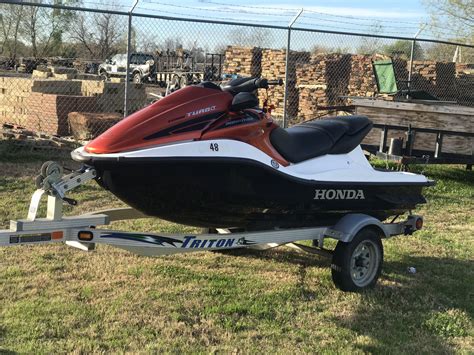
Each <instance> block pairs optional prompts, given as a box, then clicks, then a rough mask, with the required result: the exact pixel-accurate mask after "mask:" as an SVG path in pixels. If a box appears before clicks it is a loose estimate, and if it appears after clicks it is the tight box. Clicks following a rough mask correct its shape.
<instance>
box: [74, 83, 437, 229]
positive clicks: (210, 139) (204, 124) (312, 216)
mask: <svg viewBox="0 0 474 355" xmlns="http://www.w3.org/2000/svg"><path fill="white" fill-rule="evenodd" d="M276 84H281V81H269V80H266V79H263V78H238V79H234V80H232V81H230V82H229V83H228V84H226V85H224V86H222V87H220V86H217V85H215V84H213V83H210V82H203V83H201V84H199V85H193V86H188V87H185V88H183V89H180V90H178V91H176V92H174V93H172V94H170V95H168V96H167V97H165V98H163V99H161V100H159V101H157V102H155V103H153V104H152V105H150V106H148V107H146V108H144V109H142V110H140V111H138V112H135V113H134V114H132V115H130V116H128V117H127V118H125V119H124V120H123V121H121V122H120V123H118V124H117V125H115V126H114V127H112V128H110V129H109V130H108V131H106V132H105V133H103V134H102V135H100V136H99V137H97V138H96V139H94V140H93V141H91V142H89V143H88V144H87V145H86V146H84V147H81V148H79V149H77V150H75V151H74V152H73V153H72V157H73V159H74V160H77V161H81V162H83V163H85V164H86V165H90V166H93V167H94V168H95V169H96V171H97V182H98V183H99V184H100V185H101V186H102V187H104V188H105V189H107V190H109V191H111V192H112V193H113V194H114V195H116V196H117V197H118V198H119V199H121V200H122V201H124V202H126V203H127V204H128V205H130V206H132V207H134V208H135V209H137V210H139V211H142V212H144V213H145V214H147V215H151V216H156V217H159V218H163V219H166V220H169V221H173V222H177V223H182V224H187V225H193V226H202V227H221V228H229V227H239V228H246V229H264V228H273V227H281V228H290V227H305V226H318V225H328V224H330V223H333V222H335V221H337V220H338V219H340V218H341V217H342V215H344V214H347V213H354V212H356V213H365V214H367V215H371V216H373V217H376V218H378V219H379V220H384V219H386V218H387V217H389V216H393V215H399V214H402V213H404V212H405V211H408V210H411V209H414V208H415V207H416V205H418V204H421V203H424V202H425V199H424V198H423V196H422V188H423V187H424V186H428V185H431V184H432V182H431V181H429V180H428V179H427V178H426V177H424V176H422V175H416V174H412V173H407V172H385V171H380V170H376V169H374V168H372V166H371V165H370V164H369V163H368V161H367V159H366V158H365V156H364V154H363V152H362V150H361V148H360V145H359V144H360V142H361V141H362V139H363V138H364V137H365V136H366V134H367V133H368V132H369V131H370V129H371V128H372V123H371V121H370V120H369V119H368V118H367V117H362V116H347V117H336V118H331V119H325V120H318V121H313V122H307V123H302V124H300V125H296V126H294V127H291V128H288V129H283V128H280V127H279V126H278V125H277V124H276V123H275V122H274V121H273V120H272V117H271V114H270V112H269V110H268V108H267V107H263V108H259V107H258V106H259V100H258V98H257V96H256V91H257V90H258V89H267V88H268V86H269V85H276ZM264 106H266V105H264Z"/></svg>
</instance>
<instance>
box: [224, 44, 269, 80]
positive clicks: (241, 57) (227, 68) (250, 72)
mask: <svg viewBox="0 0 474 355" xmlns="http://www.w3.org/2000/svg"><path fill="white" fill-rule="evenodd" d="M261 63H262V49H261V48H258V47H240V46H228V47H227V49H226V51H225V62H224V72H225V73H229V74H238V75H241V76H255V77H258V76H260V74H261Z"/></svg>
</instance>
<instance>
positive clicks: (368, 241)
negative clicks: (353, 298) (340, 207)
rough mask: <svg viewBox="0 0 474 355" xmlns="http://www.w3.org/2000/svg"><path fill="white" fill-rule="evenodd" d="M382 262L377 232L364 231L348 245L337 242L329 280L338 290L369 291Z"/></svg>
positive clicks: (370, 229) (374, 230) (379, 239)
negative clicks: (330, 279)
mask: <svg viewBox="0 0 474 355" xmlns="http://www.w3.org/2000/svg"><path fill="white" fill-rule="evenodd" d="M382 263H383V245H382V240H381V238H380V233H379V232H378V231H377V230H376V229H374V228H364V229H362V230H360V231H359V232H358V233H357V234H356V235H355V237H354V238H353V239H352V241H351V242H349V243H345V242H342V241H339V242H338V243H337V245H336V249H335V250H334V254H333V257H332V263H331V273H332V280H333V281H334V284H335V285H336V287H337V288H339V289H341V290H342V291H349V292H356V291H361V290H364V289H367V288H372V287H374V286H375V284H376V283H377V280H378V278H379V276H380V272H381V270H382Z"/></svg>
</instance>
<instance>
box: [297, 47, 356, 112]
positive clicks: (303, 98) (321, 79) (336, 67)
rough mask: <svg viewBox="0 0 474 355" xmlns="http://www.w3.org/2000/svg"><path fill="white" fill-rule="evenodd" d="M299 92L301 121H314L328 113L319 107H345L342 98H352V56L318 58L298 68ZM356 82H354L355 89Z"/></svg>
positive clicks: (338, 55) (315, 57)
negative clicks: (350, 94)
mask: <svg viewBox="0 0 474 355" xmlns="http://www.w3.org/2000/svg"><path fill="white" fill-rule="evenodd" d="M296 76H297V78H298V79H297V84H296V85H297V87H298V89H299V91H300V96H299V103H298V117H299V119H300V120H306V119H309V118H314V117H315V116H318V115H321V114H323V113H326V111H325V110H321V109H320V107H323V106H332V105H342V104H343V103H344V99H342V98H341V97H342V96H347V95H348V94H349V91H348V90H349V83H350V79H351V56H350V55H343V54H315V55H312V56H311V58H310V60H309V62H308V63H304V64H300V65H298V66H297V68H296ZM355 84H356V81H355V80H353V86H354V85H355Z"/></svg>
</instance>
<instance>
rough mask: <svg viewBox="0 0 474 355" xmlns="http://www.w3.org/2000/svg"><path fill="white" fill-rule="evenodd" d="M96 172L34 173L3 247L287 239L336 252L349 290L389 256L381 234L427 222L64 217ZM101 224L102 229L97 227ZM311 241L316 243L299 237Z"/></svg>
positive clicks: (1, 233)
mask: <svg viewBox="0 0 474 355" xmlns="http://www.w3.org/2000/svg"><path fill="white" fill-rule="evenodd" d="M95 177H96V171H95V170H94V169H93V168H90V167H83V168H81V169H80V170H78V171H74V172H71V173H70V174H68V175H65V176H63V168H62V167H61V166H60V165H59V164H57V163H55V162H47V163H45V164H44V165H43V167H42V168H41V174H40V175H38V177H37V179H36V185H37V187H38V189H37V190H36V191H35V192H34V193H33V195H32V198H31V202H30V206H29V209H28V215H27V218H26V219H20V220H12V221H10V228H9V229H6V230H0V247H8V246H20V245H23V244H30V245H31V244H32V245H43V244H50V243H66V244H67V245H69V246H72V247H75V248H78V249H81V250H84V251H92V250H94V249H95V247H96V245H99V244H107V245H111V246H114V247H117V248H121V249H125V250H127V251H130V252H133V253H136V254H139V255H143V256H161V255H169V254H179V253H189V252H198V251H226V250H235V249H241V248H247V249H257V250H266V249H270V248H275V247H278V246H282V245H287V246H290V247H292V248H295V249H298V250H300V251H303V252H308V253H312V254H317V255H321V256H324V257H330V258H331V259H332V262H331V272H332V278H333V281H334V283H335V285H336V286H337V287H338V288H340V289H341V290H343V291H360V290H363V289H366V288H370V287H373V286H374V285H375V284H376V282H377V279H378V277H379V275H380V272H381V268H382V263H383V246H382V240H383V239H386V238H390V237H394V236H398V235H411V234H412V233H414V232H415V231H417V230H419V229H421V228H422V226H423V218H422V217H421V216H418V215H409V216H408V217H406V219H404V220H402V221H399V222H395V219H394V220H392V221H391V222H389V223H382V222H380V221H379V220H377V219H375V218H373V217H371V216H369V215H365V214H359V213H350V214H346V215H345V216H344V217H342V218H341V219H340V220H339V221H338V222H337V223H336V224H334V225H328V226H322V227H309V228H292V229H272V230H263V231H262V230H259V231H252V230H247V231H242V230H234V229H215V230H208V231H207V232H206V233H204V234H190V233H187V234H162V233H156V232H135V231H122V230H111V229H107V228H104V227H105V226H108V225H110V223H112V222H114V221H119V220H130V219H137V218H152V217H149V216H146V215H144V214H142V213H141V212H139V211H137V210H134V209H132V208H118V209H109V210H103V211H97V212H92V213H87V214H83V215H76V216H64V215H63V204H64V203H68V204H70V205H73V206H74V205H77V201H75V200H73V199H71V198H68V197H66V195H67V193H68V192H69V191H71V190H73V189H75V188H77V187H78V186H80V185H83V184H85V183H87V182H89V181H91V180H93V179H95ZM44 196H45V197H46V199H47V212H46V216H45V217H44V218H39V217H38V216H37V214H38V207H39V206H40V204H41V202H42V200H43V197H44ZM98 227H100V228H98ZM326 239H334V240H336V241H337V245H336V248H335V249H334V250H329V249H326V248H325V240H326ZM307 240H311V241H312V245H307V244H302V243H301V242H300V241H307Z"/></svg>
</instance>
